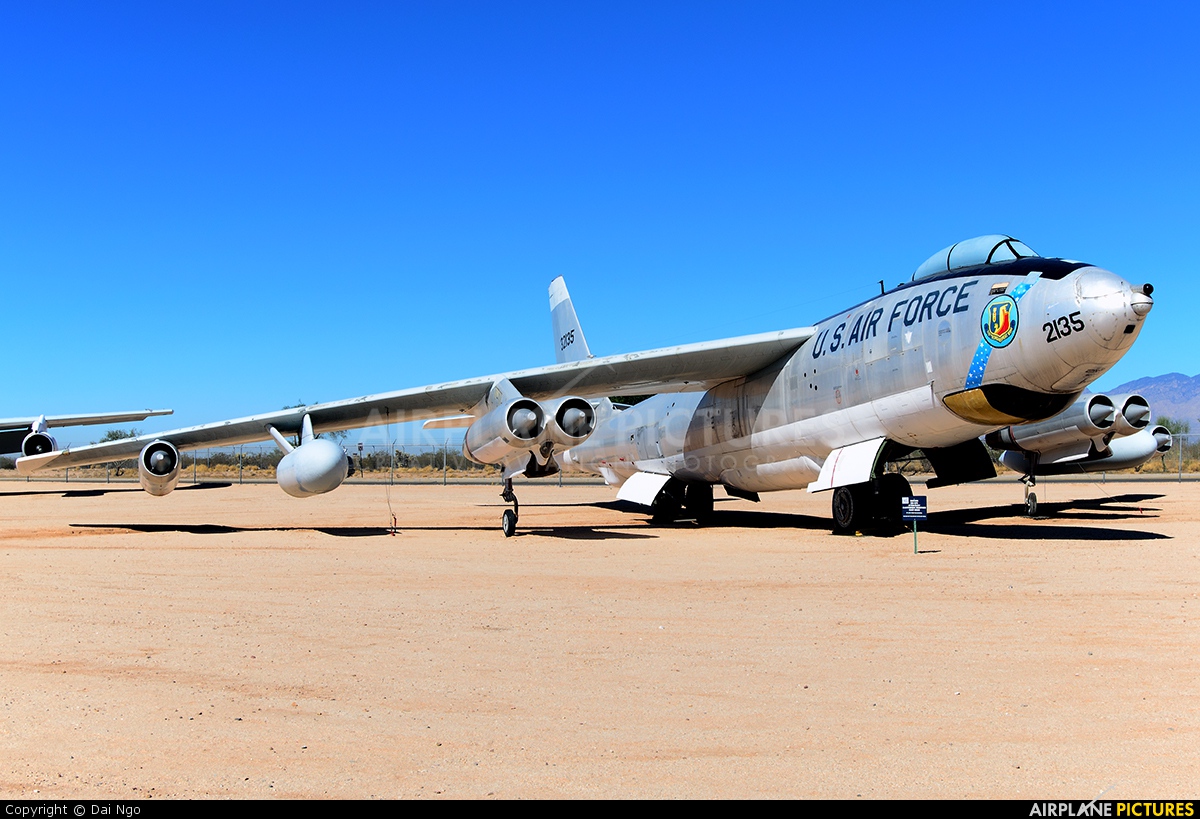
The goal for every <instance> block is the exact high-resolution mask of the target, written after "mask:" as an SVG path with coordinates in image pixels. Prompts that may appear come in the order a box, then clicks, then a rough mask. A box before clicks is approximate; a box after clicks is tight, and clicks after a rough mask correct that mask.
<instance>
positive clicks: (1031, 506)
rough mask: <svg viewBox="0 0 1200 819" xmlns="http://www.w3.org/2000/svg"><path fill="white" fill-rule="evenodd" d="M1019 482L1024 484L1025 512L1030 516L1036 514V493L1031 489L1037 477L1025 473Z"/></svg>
mask: <svg viewBox="0 0 1200 819" xmlns="http://www.w3.org/2000/svg"><path fill="white" fill-rule="evenodd" d="M1021 483H1023V484H1025V514H1026V516H1028V517H1031V518H1032V517H1034V516H1036V515H1037V508H1038V498H1037V493H1036V492H1034V491H1033V487H1034V485H1035V484H1036V483H1037V479H1035V478H1034V477H1033V476H1032V475H1026V476H1025V477H1023V478H1021Z"/></svg>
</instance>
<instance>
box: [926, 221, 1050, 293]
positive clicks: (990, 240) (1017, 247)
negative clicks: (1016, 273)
mask: <svg viewBox="0 0 1200 819" xmlns="http://www.w3.org/2000/svg"><path fill="white" fill-rule="evenodd" d="M1030 257H1033V258H1040V257H1039V256H1038V254H1037V253H1035V252H1033V250H1031V249H1030V248H1029V247H1028V246H1026V245H1025V244H1023V243H1021V242H1019V241H1017V240H1016V239H1014V238H1013V237H1011V236H1004V235H1002V234H999V233H991V234H988V235H987V236H976V237H975V238H974V239H966V240H964V241H962V242H959V243H957V244H953V245H950V247H948V248H945V249H944V250H940V251H938V252H937V253H935V254H933V255H932V256H930V257H929V258H928V259H926V260H925V263H924V264H922V265H921V266H920V267H918V268H917V272H916V273H913V276H912V280H913V281H914V282H915V281H920V280H921V279H927V278H929V277H930V276H936V275H938V274H940V273H945V272H946V271H948V270H958V269H959V268H964V267H980V266H981V265H985V264H1000V263H1002V262H1011V261H1015V260H1017V259H1026V258H1030Z"/></svg>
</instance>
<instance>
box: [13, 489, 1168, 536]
mask: <svg viewBox="0 0 1200 819" xmlns="http://www.w3.org/2000/svg"><path fill="white" fill-rule="evenodd" d="M211 486H216V484H200V485H199V487H211ZM189 488H191V487H189ZM87 491H96V492H99V493H101V494H102V493H103V492H105V491H118V492H128V491H141V490H129V489H119V490H87ZM8 494H38V493H8ZM46 494H55V493H46ZM1161 497H1162V495H1132V494H1131V495H1119V496H1116V497H1112V498H1101V499H1085V500H1076V501H1067V502H1063V503H1044V504H1042V505H1041V506H1040V507H1039V510H1040V511H1041V512H1042V513H1043V514H1041V515H1039V516H1038V517H1037V518H1035V519H1034V521H1033V522H1028V521H1021V522H1020V523H1000V522H991V521H993V520H994V519H997V518H1005V519H1011V518H1014V517H1021V516H1022V514H1023V512H1022V510H1023V506H1022V505H1021V504H1009V505H1004V506H985V507H978V508H972V509H949V510H945V511H940V512H937V511H935V512H930V513H929V519H928V520H926V521H924V522H922V523H920V524H918V529H919V530H920V531H922V532H928V533H932V534H943V535H958V536H961V537H981V538H1002V539H1008V540H1012V539H1016V538H1020V539H1026V540H1028V539H1034V540H1169V539H1170V536H1169V535H1164V534H1160V533H1157V532H1144V531H1138V530H1135V529H1124V528H1122V529H1110V528H1105V527H1098V526H1083V525H1080V526H1063V525H1058V524H1054V523H1051V522H1049V521H1053V520H1063V519H1068V520H1078V521H1081V522H1099V521H1130V520H1144V519H1145V516H1146V514H1147V513H1151V514H1153V513H1155V512H1158V511H1160V510H1159V509H1158V508H1157V507H1150V506H1146V505H1145V501H1151V500H1155V499H1157V498H1161ZM488 505H489V506H490V505H492V504H488ZM495 506H497V507H500V506H505V507H506V504H495ZM550 507H574V508H578V509H587V508H594V509H605V510H609V511H618V512H623V513H628V514H634V515H640V516H645V515H646V513H647V510H646V508H645V507H644V506H640V505H638V504H634V503H630V502H628V501H616V500H614V501H600V502H595V503H542V504H525V505H523V509H524V510H525V511H526V512H527V515H526V516H525V517H524V523H523V524H519V525H518V529H517V536H521V535H538V536H541V537H554V538H563V539H567V540H631V539H645V538H654V537H657V535H656V534H654V532H655V531H656V530H662V531H666V530H674V529H684V528H689V527H693V528H694V527H696V526H698V524H697V522H696V521H695V520H689V519H681V520H678V521H675V522H673V523H669V524H664V525H661V526H654V525H651V524H650V523H649V521H647V520H639V521H637V522H633V523H620V524H612V525H601V526H586V525H583V526H579V525H575V526H547V525H542V526H539V525H537V518H536V512H532V513H530V512H529V510H536V509H538V508H550ZM1039 520H1046V521H1047V523H1045V524H1039V523H1038V522H1037V521H1039ZM71 526H72V528H77V529H126V530H128V531H131V532H142V533H159V532H182V533H185V534H192V535H229V534H246V533H251V532H304V531H309V532H321V533H322V534H326V535H330V536H332V537H350V538H360V537H386V536H388V535H391V534H392V530H391V529H389V528H388V527H386V526H225V525H221V524H214V523H202V524H184V523H73V524H71ZM830 526H831V523H830V520H829V519H828V518H824V517H816V516H813V515H796V514H789V513H785V512H766V511H757V510H753V509H736V510H735V509H715V510H714V511H713V513H712V515H711V516H709V517H708V518H707V519H706V520H705V522H704V528H706V529H722V528H728V529H805V530H813V531H825V532H828V531H829V530H830ZM499 528H500V527H499V526H498V525H496V526H491V525H486V526H478V525H472V526H463V525H455V524H453V523H448V524H446V525H444V526H404V525H403V523H401V525H400V526H399V527H398V528H397V530H396V533H397V534H400V535H403V534H404V533H405V532H448V531H479V532H491V531H498V530H499ZM631 530H633V531H631ZM911 531H912V530H911V529H898V530H894V531H890V532H880V531H877V532H872V533H871V534H873V535H875V536H876V537H899V536H904V535H907V534H910V533H911Z"/></svg>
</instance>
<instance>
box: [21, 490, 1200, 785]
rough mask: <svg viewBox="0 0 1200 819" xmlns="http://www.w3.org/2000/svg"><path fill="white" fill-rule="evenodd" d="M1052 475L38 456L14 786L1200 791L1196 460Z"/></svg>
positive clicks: (24, 554)
mask: <svg viewBox="0 0 1200 819" xmlns="http://www.w3.org/2000/svg"><path fill="white" fill-rule="evenodd" d="M917 491H922V490H920V489H918V490H917ZM1038 491H1039V495H1040V496H1041V499H1042V506H1041V510H1042V512H1044V516H1043V517H1042V518H1040V519H1036V520H1028V519H1025V518H1022V517H1020V516H1019V514H1018V513H1019V512H1020V511H1021V507H1020V506H1019V503H1020V501H1021V489H1020V487H1019V485H1017V484H1015V483H1012V482H1003V483H990V484H985V485H976V486H968V487H959V488H948V489H941V490H932V491H930V492H928V496H929V506H930V513H931V515H930V519H929V521H928V522H927V523H926V524H923V525H922V527H921V530H920V534H919V537H918V542H917V544H918V547H919V551H920V553H919V554H914V553H913V546H914V544H913V536H912V534H911V532H910V533H908V534H901V535H897V536H893V537H834V536H832V535H831V534H830V521H829V496H828V495H827V494H822V495H816V496H810V495H808V494H807V493H804V492H792V493H782V494H778V495H774V496H765V497H764V502H763V503H761V504H757V505H756V504H751V503H748V502H746V501H742V500H733V499H725V498H723V497H721V495H722V493H721V491H720V490H718V491H717V495H718V503H717V510H718V511H717V513H716V515H715V516H714V520H713V523H712V525H709V526H705V527H703V528H701V527H698V526H697V525H695V524H694V523H687V522H685V523H679V524H677V525H675V526H671V527H665V528H660V527H653V526H651V525H650V524H649V522H648V519H647V517H646V515H644V514H640V513H637V512H630V511H628V510H625V509H623V508H621V507H620V506H619V505H618V504H616V503H615V502H614V500H613V499H614V493H613V492H612V490H609V489H607V488H604V487H565V488H558V487H555V486H553V485H551V486H537V485H531V486H524V487H521V489H520V493H519V494H520V497H521V521H520V530H519V532H518V536H517V537H514V538H511V539H507V540H506V539H505V538H504V537H503V536H502V535H501V533H500V531H499V522H500V514H501V512H502V511H503V509H504V508H505V505H504V504H503V502H502V501H501V500H500V499H499V498H498V497H497V492H498V488H497V487H493V486H450V487H440V486H405V487H393V488H390V489H389V488H388V487H385V486H346V487H343V488H341V489H339V490H338V491H337V492H335V493H333V494H331V495H327V496H324V497H320V498H313V499H309V500H303V501H298V500H295V499H292V498H289V497H287V496H285V495H284V494H283V493H282V492H280V491H279V489H278V488H277V487H274V486H269V485H254V486H250V485H247V486H223V487H213V488H206V487H199V488H187V487H181V488H180V489H179V490H177V491H176V492H174V493H172V494H171V495H169V496H167V497H165V498H153V497H150V496H149V495H146V494H145V493H143V492H141V491H140V490H138V489H137V488H136V487H134V486H130V485H115V484H114V485H110V486H105V485H97V484H74V483H73V484H70V485H63V484H47V483H30V484H24V483H6V484H4V485H3V487H2V488H0V555H3V572H2V573H0V584H2V585H0V612H2V615H0V631H2V633H3V652H2V655H0V713H2V714H3V719H2V721H0V796H3V797H5V798H28V797H33V798H48V799H49V798H121V799H125V798H147V797H217V798H222V797H232V798H241V797H250V798H262V797H268V798H270V797H281V798H310V797H381V798H396V797H404V798H412V797H433V798H476V797H480V798H489V797H492V798H544V797H576V798H578V797H650V798H654V797H670V798H676V797H696V798H710V797H719V798H724V797H831V798H855V797H864V798H883V797H901V798H908V797H932V798H958V797H1009V798H1025V799H1046V798H1055V799H1058V798H1067V799H1091V798H1092V797H1095V796H1097V795H1098V794H1100V793H1102V792H1103V793H1104V794H1105V798H1106V799H1128V798H1153V797H1162V798H1179V797H1195V796H1196V795H1197V787H1196V783H1197V782H1198V781H1200V707H1198V706H1197V702H1200V698H1198V696H1197V695H1198V694H1200V659H1198V651H1197V648H1198V647H1200V628H1198V626H1200V610H1198V607H1200V600H1198V599H1197V595H1198V593H1200V526H1198V523H1200V511H1198V510H1200V503H1198V501H1200V485H1197V484H1192V483H1185V484H1176V483H1166V482H1164V483H1151V482H1146V481H1140V482H1136V483H1133V482H1131V483H1116V482H1113V481H1111V480H1110V481H1109V482H1108V483H1106V484H1099V483H1095V484H1047V485H1044V486H1039V487H1038ZM389 504H390V507H391V509H393V510H394V511H395V513H396V515H397V517H398V519H399V521H400V525H401V529H400V531H399V533H398V534H397V535H395V536H393V535H391V534H389V533H388V531H387V526H388V525H389V523H390V513H389Z"/></svg>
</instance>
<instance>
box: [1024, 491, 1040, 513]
mask: <svg viewBox="0 0 1200 819" xmlns="http://www.w3.org/2000/svg"><path fill="white" fill-rule="evenodd" d="M1025 514H1026V515H1028V516H1029V517H1034V516H1035V515H1037V494H1036V493H1034V492H1030V493H1029V494H1028V495H1026V496H1025Z"/></svg>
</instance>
